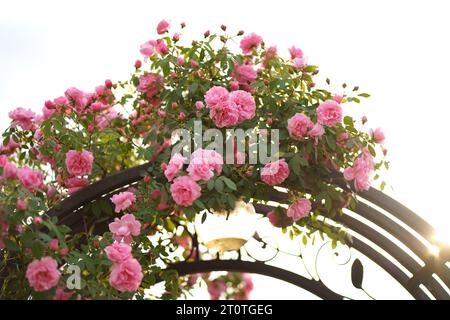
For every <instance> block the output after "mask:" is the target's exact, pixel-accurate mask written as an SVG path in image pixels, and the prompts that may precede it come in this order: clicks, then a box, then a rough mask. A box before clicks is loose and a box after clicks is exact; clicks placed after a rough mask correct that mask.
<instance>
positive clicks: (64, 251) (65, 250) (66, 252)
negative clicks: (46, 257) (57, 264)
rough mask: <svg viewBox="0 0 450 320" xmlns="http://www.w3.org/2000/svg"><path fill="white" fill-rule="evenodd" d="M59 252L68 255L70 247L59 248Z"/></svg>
mask: <svg viewBox="0 0 450 320" xmlns="http://www.w3.org/2000/svg"><path fill="white" fill-rule="evenodd" d="M59 254H60V255H61V257H65V256H67V255H68V254H69V248H67V247H65V248H61V249H59Z"/></svg>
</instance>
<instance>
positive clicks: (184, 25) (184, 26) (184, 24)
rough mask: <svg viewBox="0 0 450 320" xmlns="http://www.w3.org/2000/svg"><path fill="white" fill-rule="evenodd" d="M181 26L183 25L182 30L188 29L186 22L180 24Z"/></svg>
mask: <svg viewBox="0 0 450 320" xmlns="http://www.w3.org/2000/svg"><path fill="white" fill-rule="evenodd" d="M180 25H181V29H183V28H186V22H184V21H183V22H182V23H180Z"/></svg>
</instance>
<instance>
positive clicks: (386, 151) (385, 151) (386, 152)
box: [382, 147, 388, 157]
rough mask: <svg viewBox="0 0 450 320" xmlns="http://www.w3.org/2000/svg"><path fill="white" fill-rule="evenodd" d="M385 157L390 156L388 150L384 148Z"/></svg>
mask: <svg viewBox="0 0 450 320" xmlns="http://www.w3.org/2000/svg"><path fill="white" fill-rule="evenodd" d="M382 150H383V155H384V156H385V157H386V155H387V154H388V150H387V149H386V148H384V147H383V149H382Z"/></svg>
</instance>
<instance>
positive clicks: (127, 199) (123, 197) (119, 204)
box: [111, 191, 136, 213]
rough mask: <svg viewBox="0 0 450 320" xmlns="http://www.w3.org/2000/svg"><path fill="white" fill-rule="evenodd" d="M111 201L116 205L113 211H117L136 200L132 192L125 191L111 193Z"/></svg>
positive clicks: (124, 208) (127, 206) (129, 205)
mask: <svg viewBox="0 0 450 320" xmlns="http://www.w3.org/2000/svg"><path fill="white" fill-rule="evenodd" d="M111 201H112V203H114V205H115V206H116V207H115V209H114V211H115V212H116V213H119V212H120V211H123V210H126V209H127V208H129V207H131V206H132V205H133V203H135V202H136V196H135V195H134V194H133V193H132V192H128V191H125V192H120V193H118V194H115V195H113V196H112V197H111Z"/></svg>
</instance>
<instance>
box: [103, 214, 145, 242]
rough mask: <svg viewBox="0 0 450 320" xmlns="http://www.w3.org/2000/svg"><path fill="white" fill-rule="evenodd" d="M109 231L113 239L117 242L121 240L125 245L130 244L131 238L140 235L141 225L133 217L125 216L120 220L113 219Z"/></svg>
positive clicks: (130, 215)
mask: <svg viewBox="0 0 450 320" xmlns="http://www.w3.org/2000/svg"><path fill="white" fill-rule="evenodd" d="M109 231H111V232H112V233H113V239H114V240H115V241H117V242H121V241H122V240H123V241H124V242H125V243H128V244H129V243H131V241H132V240H133V236H135V237H136V236H138V235H139V234H140V233H141V223H140V222H139V221H138V220H136V218H135V217H134V215H132V214H125V215H123V216H122V218H120V219H119V218H115V219H114V222H111V223H110V224H109Z"/></svg>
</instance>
